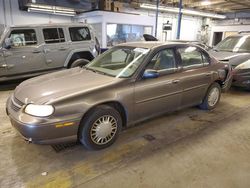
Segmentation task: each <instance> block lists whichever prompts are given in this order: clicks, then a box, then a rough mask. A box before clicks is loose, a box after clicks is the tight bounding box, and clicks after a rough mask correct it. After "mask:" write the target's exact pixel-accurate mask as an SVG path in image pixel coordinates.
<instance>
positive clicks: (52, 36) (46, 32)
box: [43, 28, 65, 44]
mask: <svg viewBox="0 0 250 188" xmlns="http://www.w3.org/2000/svg"><path fill="white" fill-rule="evenodd" d="M43 36H44V41H45V43H46V44H50V43H59V42H65V37H64V33H63V29H62V28H47V29H43Z"/></svg>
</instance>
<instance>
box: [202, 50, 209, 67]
mask: <svg viewBox="0 0 250 188" xmlns="http://www.w3.org/2000/svg"><path fill="white" fill-rule="evenodd" d="M202 59H203V65H204V66H207V65H209V64H210V61H209V57H208V56H207V55H205V54H204V53H202Z"/></svg>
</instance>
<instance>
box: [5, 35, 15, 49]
mask: <svg viewBox="0 0 250 188" xmlns="http://www.w3.org/2000/svg"><path fill="white" fill-rule="evenodd" d="M11 46H13V40H12V39H11V38H6V39H5V40H4V48H6V49H9V48H11Z"/></svg>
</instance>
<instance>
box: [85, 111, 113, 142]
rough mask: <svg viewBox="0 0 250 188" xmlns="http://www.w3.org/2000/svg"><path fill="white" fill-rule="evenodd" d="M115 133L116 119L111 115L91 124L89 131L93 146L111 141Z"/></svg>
mask: <svg viewBox="0 0 250 188" xmlns="http://www.w3.org/2000/svg"><path fill="white" fill-rule="evenodd" d="M116 131H117V121H116V119H115V118H114V117H113V116H111V115H105V116H102V117H100V118H99V119H97V120H96V121H95V122H94V123H93V125H92V128H91V130H90V137H91V140H92V141H93V142H94V143H95V144H98V145H103V144H106V143H108V142H109V141H110V140H112V138H113V137H114V136H115V133H116Z"/></svg>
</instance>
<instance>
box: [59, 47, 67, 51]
mask: <svg viewBox="0 0 250 188" xmlns="http://www.w3.org/2000/svg"><path fill="white" fill-rule="evenodd" d="M67 49H69V48H67V47H61V48H59V50H61V51H64V50H67Z"/></svg>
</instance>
